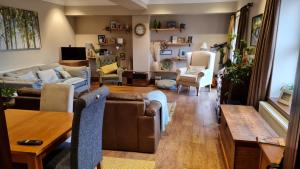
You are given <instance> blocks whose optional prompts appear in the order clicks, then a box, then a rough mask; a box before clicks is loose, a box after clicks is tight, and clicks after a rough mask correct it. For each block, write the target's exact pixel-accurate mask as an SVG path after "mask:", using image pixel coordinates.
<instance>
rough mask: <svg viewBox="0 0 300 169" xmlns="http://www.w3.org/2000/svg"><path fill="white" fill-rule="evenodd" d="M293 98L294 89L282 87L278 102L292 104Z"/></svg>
mask: <svg viewBox="0 0 300 169" xmlns="http://www.w3.org/2000/svg"><path fill="white" fill-rule="evenodd" d="M292 98H293V91H292V90H287V89H282V90H281V93H280V97H279V99H278V102H280V103H282V104H284V105H287V106H290V105H291V103H292Z"/></svg>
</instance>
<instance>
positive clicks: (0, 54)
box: [0, 0, 75, 71]
mask: <svg viewBox="0 0 300 169" xmlns="http://www.w3.org/2000/svg"><path fill="white" fill-rule="evenodd" d="M0 5H3V6H10V7H16V8H21V9H27V10H33V11H37V12H38V16H39V22H40V23H39V24H40V32H41V41H42V48H41V49H38V50H18V51H0V71H5V70H8V69H16V68H21V67H28V66H31V65H35V64H42V63H52V62H58V61H59V57H60V47H61V46H68V45H72V46H73V45H75V36H74V31H73V29H72V24H73V20H72V19H68V18H67V17H66V16H65V15H64V8H63V7H61V6H58V5H53V4H50V3H47V2H44V1H41V0H26V1H24V0H23V1H20V0H1V1H0Z"/></svg>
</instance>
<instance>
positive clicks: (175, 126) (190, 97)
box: [104, 86, 225, 169]
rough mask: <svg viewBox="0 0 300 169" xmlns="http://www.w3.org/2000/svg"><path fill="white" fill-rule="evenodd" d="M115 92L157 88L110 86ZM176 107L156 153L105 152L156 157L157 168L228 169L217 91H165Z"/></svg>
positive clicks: (114, 155)
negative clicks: (220, 132) (220, 137)
mask: <svg viewBox="0 0 300 169" xmlns="http://www.w3.org/2000/svg"><path fill="white" fill-rule="evenodd" d="M108 87H109V89H110V91H113V92H138V93H144V92H148V91H152V90H155V88H154V87H130V86H108ZM163 92H165V93H166V94H167V96H168V102H173V101H176V103H177V106H176V109H175V113H174V115H173V118H172V121H171V122H170V123H169V125H168V127H167V130H166V133H165V134H164V135H163V136H162V138H161V140H160V143H159V146H158V149H157V152H156V153H155V154H143V153H132V152H120V151H104V155H105V156H112V157H121V158H131V159H143V160H153V161H154V160H155V166H156V167H155V168H156V169H225V165H224V161H223V158H222V153H221V149H220V145H219V142H218V124H217V120H216V114H215V111H214V104H215V99H216V91H215V90H212V91H211V92H208V91H207V89H204V90H203V91H201V92H200V93H199V96H198V97H197V96H196V91H195V89H191V90H190V91H188V90H184V91H182V92H181V93H180V94H179V95H178V94H177V93H176V91H163Z"/></svg>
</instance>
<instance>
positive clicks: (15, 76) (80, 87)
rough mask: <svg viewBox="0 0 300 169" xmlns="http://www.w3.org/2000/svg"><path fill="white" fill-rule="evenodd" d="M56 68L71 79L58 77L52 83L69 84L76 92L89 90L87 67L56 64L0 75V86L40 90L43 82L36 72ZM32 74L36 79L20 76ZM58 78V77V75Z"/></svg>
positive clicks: (89, 75)
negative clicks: (66, 73)
mask: <svg viewBox="0 0 300 169" xmlns="http://www.w3.org/2000/svg"><path fill="white" fill-rule="evenodd" d="M57 67H61V68H62V69H63V70H64V71H66V72H68V73H69V74H70V75H71V77H70V78H65V79H64V78H62V77H60V78H59V80H57V81H56V82H54V83H64V84H70V85H73V86H74V89H75V91H76V92H83V91H86V90H89V88H90V79H91V71H90V68H89V67H86V66H82V67H71V66H64V65H60V64H58V63H53V64H48V65H40V66H32V67H29V68H24V69H19V70H14V71H9V72H5V73H1V74H0V85H2V83H4V85H5V86H6V87H13V88H16V89H19V88H22V87H32V88H37V89H39V88H41V86H42V85H43V84H44V83H45V82H43V81H42V80H41V79H40V78H39V76H38V75H37V72H38V71H43V70H49V69H55V68H57ZM29 72H32V73H33V75H34V76H35V77H36V79H34V80H31V79H22V78H20V76H22V75H24V74H27V73H29ZM58 76H59V75H58Z"/></svg>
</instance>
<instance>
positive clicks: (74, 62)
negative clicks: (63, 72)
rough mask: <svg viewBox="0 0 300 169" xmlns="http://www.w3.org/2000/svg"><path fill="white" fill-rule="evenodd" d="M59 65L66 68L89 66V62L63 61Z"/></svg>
mask: <svg viewBox="0 0 300 169" xmlns="http://www.w3.org/2000/svg"><path fill="white" fill-rule="evenodd" d="M59 63H60V64H61V65H65V66H78V67H79V66H89V61H88V60H61V61H59Z"/></svg>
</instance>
